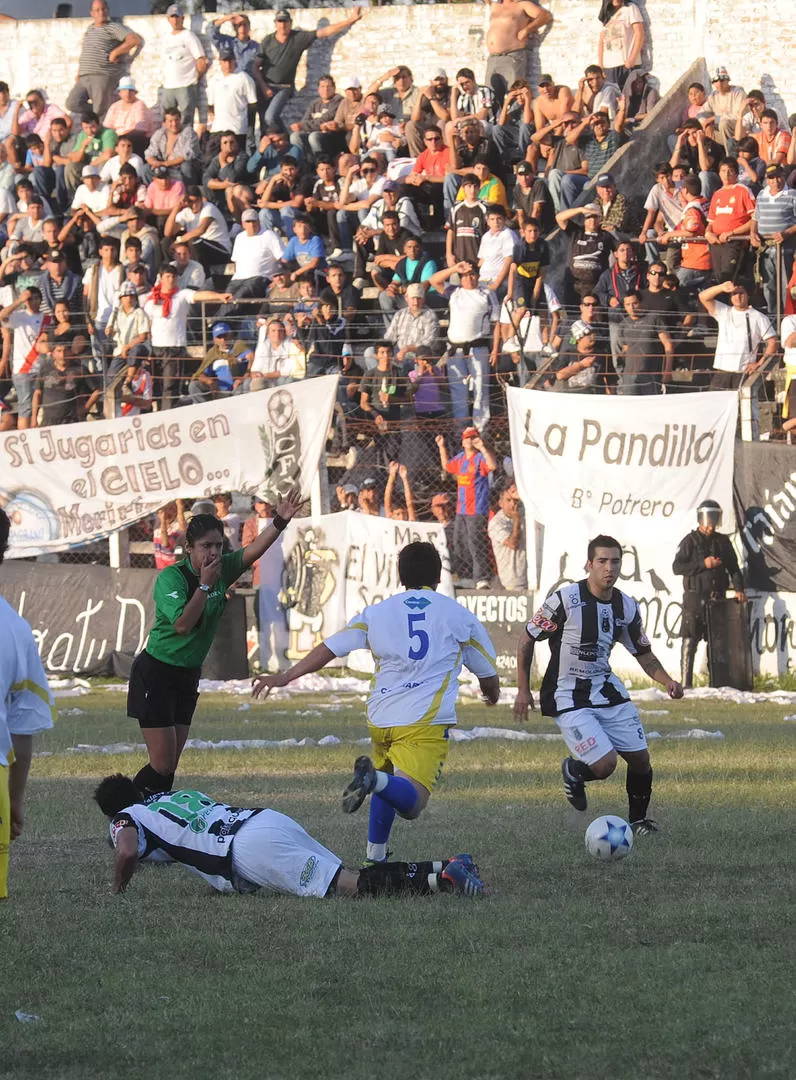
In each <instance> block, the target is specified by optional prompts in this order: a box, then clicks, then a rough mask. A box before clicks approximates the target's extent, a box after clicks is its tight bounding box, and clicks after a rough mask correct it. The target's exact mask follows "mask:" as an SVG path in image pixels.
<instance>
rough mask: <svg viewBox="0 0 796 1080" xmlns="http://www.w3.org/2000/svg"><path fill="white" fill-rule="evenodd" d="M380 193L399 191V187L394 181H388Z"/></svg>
mask: <svg viewBox="0 0 796 1080" xmlns="http://www.w3.org/2000/svg"><path fill="white" fill-rule="evenodd" d="M381 190H382V191H399V190H400V185H399V184H396V182H395V181H394V180H388V181H387V182H386V183H385V184H384V186H383V187H382V189H381Z"/></svg>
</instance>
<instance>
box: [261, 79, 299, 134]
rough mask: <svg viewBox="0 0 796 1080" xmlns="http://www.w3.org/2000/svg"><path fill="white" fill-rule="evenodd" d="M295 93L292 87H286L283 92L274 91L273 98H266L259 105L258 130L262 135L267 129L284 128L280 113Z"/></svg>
mask: <svg viewBox="0 0 796 1080" xmlns="http://www.w3.org/2000/svg"><path fill="white" fill-rule="evenodd" d="M295 93H296V91H295V90H294V89H293V87H292V86H287V87H285V88H284V89H283V90H276V91H274V96H273V97H270V98H266V99H265V101H264V102H262V103H261V112H260V130H261V133H262V134H265V129H266V128H267V127H281V128H284V126H285V125H284V124H283V123H282V111H283V110H284V108H285V106H286V105H287V103H288V102H289V101H290V99H291V98H292V97H293V95H294V94H295Z"/></svg>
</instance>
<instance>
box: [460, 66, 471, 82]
mask: <svg viewBox="0 0 796 1080" xmlns="http://www.w3.org/2000/svg"><path fill="white" fill-rule="evenodd" d="M456 78H457V79H472V80H473V82H475V72H474V71H473V69H472V68H459V70H458V71H457V72H456Z"/></svg>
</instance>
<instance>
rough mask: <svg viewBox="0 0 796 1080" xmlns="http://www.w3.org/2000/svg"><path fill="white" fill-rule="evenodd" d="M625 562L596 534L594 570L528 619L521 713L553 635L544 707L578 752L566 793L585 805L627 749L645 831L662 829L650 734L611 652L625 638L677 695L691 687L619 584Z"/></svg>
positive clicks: (520, 656) (636, 813) (520, 672)
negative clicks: (538, 652) (541, 648)
mask: <svg viewBox="0 0 796 1080" xmlns="http://www.w3.org/2000/svg"><path fill="white" fill-rule="evenodd" d="M621 564H622V548H621V547H620V545H619V543H618V542H617V541H616V540H614V539H613V537H611V536H597V537H595V538H594V540H592V541H591V542H590V543H589V549H588V561H587V563H586V567H587V569H588V571H589V576H588V577H587V578H586V579H585V581H578V582H576V583H575V584H574V585H569V586H567V587H565V588H562V589H558V590H557V591H556V592H554V593H552V594H551V595H550V596H548V598H547V599H546V600H545V602H544V604H542V606H541V607H540V608H539V610H538V611H537V612H536V614H535V615H534V617H533V618H532V619H531V621H530V622H529V623H528V626H527V627H526V633H525V634H524V635H523V637H522V638H521V640H520V642H519V645H518V648H517V700H516V703H515V706H514V713H515V716H516V717H517V719H518V720H520V721H524V720H527V718H528V709H529V708H531V709H532V708H533V696H532V694H531V688H530V672H531V660H532V659H533V650H534V646H535V644H536V642H537V641H545V640H546V641H549V643H550V663H549V664H548V666H547V671H546V672H545V674H544V678H543V680H542V693H541V707H542V713H543V714H544V715H545V716H552V717H554V718H555V720H556V723H557V724H558V726H559V728H560V729H561V734H562V735H563V736H564V741H565V742H566V744H567V746H568V747H569V750H570V757H566V758H564V761H563V763H562V765H561V773H562V776H563V780H564V794H565V795H566V797H567V799H568V800H569V803H570V805H572V806H574V808H575V809H576V810H585V809H586V806H587V799H586V783H587V782H588V781H589V780H605V779H606V777H608V776H610V775H611V773H612V772H613V771H614V769H615V768H616V764H617V755H619V756H620V757H623V758H624V759H625V761H626V762H627V782H626V788H627V798H628V804H629V814H628V817H629V820H630V824H631V825H632V826H633V831H634V832H636V833H642V834H644V833H651V832H657V826H656V825H655V823H654V822H653V821H651V820H650V819H649V818H647V807H648V806H649V801H650V796H651V794H652V767H651V765H650V757H649V752H648V750H647V739H646V736H645V735H644V728H643V727H642V725H641V720H640V719H639V715H638V712H637V711H636V707H635V705H633V703H632V701H630V698H629V697H628V694H627V690H626V689H625V687H624V686H623V684H622V682H621V681H620V679H618V678H617V676H616V675H615V674H614V672H613V671H611V664H610V657H611V650H612V649H613V647H614V645H615V644H617V642H620V643H621V644H622V645H624V646H625V648H626V649H627V650H628V652H629V653H631V654H632V655H633V656H635V658H636V659H637V660H638V662H639V664H640V666H641V667H642V669H643V670H644V671H645V672H646V674H647V675H649V677H650V678H651V679H654V680H655V681H656V682H658V683H660V684H661V685H662V686H663V687H664V688H665V690H666V691H667V693H668V694H669V696H670V697H672V698H681V697H682V696H683V688H682V686H680V684H679V683H677V682H675V681H674V679H672V678H670V677H669V676H668V675H667V674H666V672H665V671H664V670H663V668H662V667H661V664H660V661H659V660H658V659H657V657H656V656H655V654H654V653H653V651H652V648H651V647H650V643H649V641H648V640H647V636H646V634H645V633H644V627H643V625H642V622H641V615H640V614H639V610H638V604H637V603H636V601H635V600H633V599H632V597H630V596H625V594H624V593H623V592H620V591H619V589H615V588H614V585H615V583H616V581H617V578H618V577H619V570H620V567H621Z"/></svg>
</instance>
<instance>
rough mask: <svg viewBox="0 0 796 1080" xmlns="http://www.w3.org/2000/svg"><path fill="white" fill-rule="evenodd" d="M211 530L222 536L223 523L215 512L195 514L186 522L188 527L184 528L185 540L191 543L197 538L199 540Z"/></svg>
mask: <svg viewBox="0 0 796 1080" xmlns="http://www.w3.org/2000/svg"><path fill="white" fill-rule="evenodd" d="M211 532H217V533H220V534H221V536H222V537H223V536H224V526H223V524H222V523H221V522H220V521H219V520H218V518H217V517H216V516H215V514H197V515H196V516H195V517H192V518H191V520H190V521H189V522H188V528H187V529H186V530H185V542H186V544H191V545H193V544H195V543H196V541H197V540H201V539H202V537H203V536H207V534H208V533H211Z"/></svg>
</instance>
